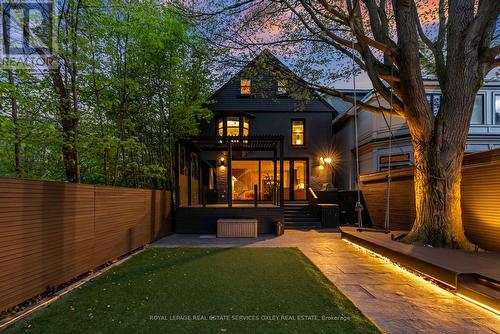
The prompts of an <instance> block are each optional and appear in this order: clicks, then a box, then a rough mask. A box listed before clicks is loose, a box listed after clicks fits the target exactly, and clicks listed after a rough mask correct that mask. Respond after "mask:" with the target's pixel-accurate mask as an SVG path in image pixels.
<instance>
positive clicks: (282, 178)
mask: <svg viewBox="0 0 500 334" xmlns="http://www.w3.org/2000/svg"><path fill="white" fill-rule="evenodd" d="M283 151H284V145H283V138H281V139H280V207H283V206H284V205H285V201H284V198H283V197H284V196H283V195H284V194H283V187H284V184H283V183H284V181H285V179H284V177H283V175H284V172H285V171H284V169H285V161H284V155H285V152H283Z"/></svg>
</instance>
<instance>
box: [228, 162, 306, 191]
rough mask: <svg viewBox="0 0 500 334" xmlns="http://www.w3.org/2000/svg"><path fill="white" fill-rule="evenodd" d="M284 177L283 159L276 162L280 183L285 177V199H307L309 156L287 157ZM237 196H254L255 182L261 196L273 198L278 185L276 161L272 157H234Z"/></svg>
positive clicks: (233, 181)
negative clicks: (269, 158) (242, 158)
mask: <svg viewBox="0 0 500 334" xmlns="http://www.w3.org/2000/svg"><path fill="white" fill-rule="evenodd" d="M283 163H284V169H283V180H280V163H279V161H278V162H276V169H277V170H276V186H277V187H278V189H279V186H280V183H281V182H282V181H283V199H284V200H285V201H289V200H306V199H307V160H303V159H292V160H285V161H284V162H283ZM231 169H232V170H231V174H232V183H233V194H232V196H233V200H236V201H244V200H252V201H253V200H254V185H257V188H258V189H257V191H258V199H259V200H260V201H271V200H272V198H273V189H274V175H275V173H274V162H273V161H272V160H233V162H232V166H231Z"/></svg>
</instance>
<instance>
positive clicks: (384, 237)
mask: <svg viewBox="0 0 500 334" xmlns="http://www.w3.org/2000/svg"><path fill="white" fill-rule="evenodd" d="M405 232H406V231H391V233H389V234H386V233H383V232H375V231H370V230H366V231H363V232H358V231H357V230H356V228H355V227H342V228H341V235H342V239H345V240H347V241H350V242H352V243H354V244H357V245H359V246H362V247H364V248H367V249H368V250H371V251H373V252H375V253H378V254H380V255H382V256H384V257H386V258H389V259H390V260H392V261H394V262H397V263H399V264H401V265H403V266H405V267H407V268H410V269H412V270H415V271H418V272H420V273H422V274H424V275H425V276H428V277H431V278H432V279H434V280H437V281H439V282H441V283H444V284H446V285H448V286H449V287H451V288H453V289H455V290H456V291H457V292H458V293H460V294H462V295H465V296H466V297H469V298H472V299H474V300H476V301H479V302H481V303H483V304H486V305H488V306H491V307H493V308H495V309H497V310H498V309H500V254H499V253H498V252H490V251H487V252H476V253H472V252H466V251H461V250H456V249H444V248H432V247H425V246H415V245H409V244H405V243H401V242H397V241H393V240H391V234H392V235H395V236H397V235H401V234H402V233H405Z"/></svg>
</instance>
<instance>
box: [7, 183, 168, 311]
mask: <svg viewBox="0 0 500 334" xmlns="http://www.w3.org/2000/svg"><path fill="white" fill-rule="evenodd" d="M170 201H171V198H170V192H167V191H160V190H145V189H132V188H118V187H100V186H94V185H84V184H70V183H58V182H50V181H35V180H26V179H16V178H0V310H5V309H7V308H9V307H12V306H15V305H17V304H19V303H22V302H23V301H25V300H28V299H30V298H32V297H34V296H37V295H39V294H41V293H43V292H45V291H47V290H48V289H50V288H52V287H54V286H57V285H59V284H62V283H65V282H67V281H70V280H71V279H73V278H75V277H78V276H80V275H82V274H84V273H86V272H89V271H91V270H93V269H95V268H97V267H99V266H100V265H103V264H105V263H106V262H108V261H111V260H113V259H116V258H117V257H120V256H121V255H124V254H126V253H128V252H130V251H132V250H134V249H137V248H139V247H141V246H143V245H145V244H147V243H150V242H152V241H154V240H157V239H159V238H161V237H162V236H165V235H167V234H168V233H170V232H171V231H172V219H171V215H172V212H171V205H170Z"/></svg>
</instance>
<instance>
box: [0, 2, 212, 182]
mask: <svg viewBox="0 0 500 334" xmlns="http://www.w3.org/2000/svg"><path fill="white" fill-rule="evenodd" d="M61 8H64V9H65V10H62V9H60V11H59V12H57V13H56V22H58V23H59V25H58V30H57V34H56V36H57V41H58V48H57V52H55V53H53V54H46V53H45V52H46V50H43V49H40V50H37V51H38V53H39V55H40V57H41V58H42V59H43V60H44V64H45V67H44V68H43V69H31V70H26V71H25V72H22V73H21V71H20V70H14V71H13V72H12V73H13V78H14V84H12V83H11V82H9V80H8V75H7V74H8V71H7V69H5V70H4V71H2V73H1V75H0V94H1V96H2V100H1V101H0V103H1V107H2V113H1V114H0V139H1V144H0V154H1V157H2V160H1V161H0V173H1V174H2V175H19V173H17V172H16V167H15V165H16V164H15V163H14V162H15V155H16V154H14V152H16V150H15V149H14V145H15V143H16V142H19V140H16V136H15V131H14V130H15V129H16V128H17V129H19V130H20V138H21V139H22V145H21V152H22V159H21V161H22V162H23V166H24V169H25V175H26V176H28V177H35V178H45V179H56V180H62V179H65V180H67V181H70V182H79V181H80V180H81V181H82V182H87V183H101V184H106V185H121V186H133V187H155V188H171V187H172V184H173V180H172V176H173V154H172V150H173V148H174V145H173V143H174V142H175V141H176V140H178V139H180V138H183V137H185V136H189V135H192V134H195V133H197V131H198V123H199V122H200V121H201V120H203V119H207V118H209V117H210V113H209V112H208V110H207V109H205V108H203V106H202V105H203V102H204V100H205V98H206V96H207V95H208V90H209V88H210V85H211V79H210V73H209V71H208V66H209V64H208V60H207V59H208V56H207V54H206V53H204V52H200V51H199V50H203V45H202V41H201V40H200V39H199V37H198V33H197V32H196V30H195V26H194V25H193V23H192V22H189V21H181V20H180V19H179V15H177V14H176V12H175V11H174V9H173V8H172V7H171V6H170V5H166V4H162V3H159V2H156V1H150V0H147V1H137V0H112V1H103V0H71V1H70V0H68V1H67V2H64V3H63V6H62V7H61ZM40 70H42V71H40ZM11 97H15V98H16V99H17V101H18V104H19V108H18V109H19V112H18V114H19V117H18V121H17V123H18V125H17V126H16V125H15V121H14V118H13V117H12V112H11V111H12V104H11V103H10V101H11V99H10V98H11ZM4 98H5V99H4ZM61 148H62V149H61Z"/></svg>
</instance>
